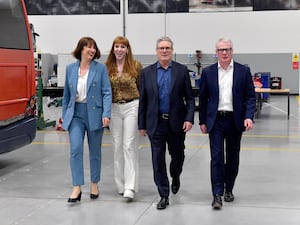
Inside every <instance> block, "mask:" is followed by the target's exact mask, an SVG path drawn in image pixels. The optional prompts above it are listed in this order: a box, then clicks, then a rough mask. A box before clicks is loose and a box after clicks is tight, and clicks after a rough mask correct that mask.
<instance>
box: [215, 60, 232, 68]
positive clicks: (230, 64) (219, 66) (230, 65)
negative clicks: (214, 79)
mask: <svg viewBox="0 0 300 225" xmlns="http://www.w3.org/2000/svg"><path fill="white" fill-rule="evenodd" d="M231 68H233V59H231V62H230V63H229V66H228V68H227V70H228V69H231ZM218 69H223V68H222V67H221V65H220V63H219V61H218Z"/></svg>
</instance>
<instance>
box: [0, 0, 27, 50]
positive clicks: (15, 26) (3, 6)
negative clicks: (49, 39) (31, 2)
mask: <svg viewBox="0 0 300 225" xmlns="http://www.w3.org/2000/svg"><path fill="white" fill-rule="evenodd" d="M19 1H20V0H10V1H1V0H0V30H1V35H0V48H6V49H24V50H28V49H29V42H28V38H27V30H26V24H25V19H24V13H23V9H22V5H21V4H20V3H19Z"/></svg>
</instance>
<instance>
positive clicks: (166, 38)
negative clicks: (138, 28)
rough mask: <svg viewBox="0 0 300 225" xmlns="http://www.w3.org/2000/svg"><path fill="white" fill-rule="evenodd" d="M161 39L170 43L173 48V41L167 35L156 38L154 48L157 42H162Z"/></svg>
mask: <svg viewBox="0 0 300 225" xmlns="http://www.w3.org/2000/svg"><path fill="white" fill-rule="evenodd" d="M162 41H168V42H170V43H171V48H173V41H172V39H171V38H169V37H167V36H163V37H160V38H158V39H157V41H156V48H157V47H158V45H159V43H160V42H162Z"/></svg>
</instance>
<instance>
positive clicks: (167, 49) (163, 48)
mask: <svg viewBox="0 0 300 225" xmlns="http://www.w3.org/2000/svg"><path fill="white" fill-rule="evenodd" d="M157 49H158V50H159V51H165V50H166V51H170V50H171V49H172V48H171V47H157Z"/></svg>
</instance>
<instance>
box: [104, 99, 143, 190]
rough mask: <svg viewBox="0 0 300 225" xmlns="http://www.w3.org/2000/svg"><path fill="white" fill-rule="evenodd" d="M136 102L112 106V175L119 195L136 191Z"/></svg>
mask: <svg viewBox="0 0 300 225" xmlns="http://www.w3.org/2000/svg"><path fill="white" fill-rule="evenodd" d="M138 105H139V102H138V100H134V101H132V102H128V103H125V104H117V103H113V104H112V109H111V121H110V124H109V128H110V131H111V134H112V143H113V150H114V174H115V182H116V185H117V188H118V192H119V193H124V191H125V190H128V189H129V190H133V191H135V192H137V191H138V185H137V182H138V167H139V165H138V152H137V142H138V124H137V120H138V118H137V117H138Z"/></svg>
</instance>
